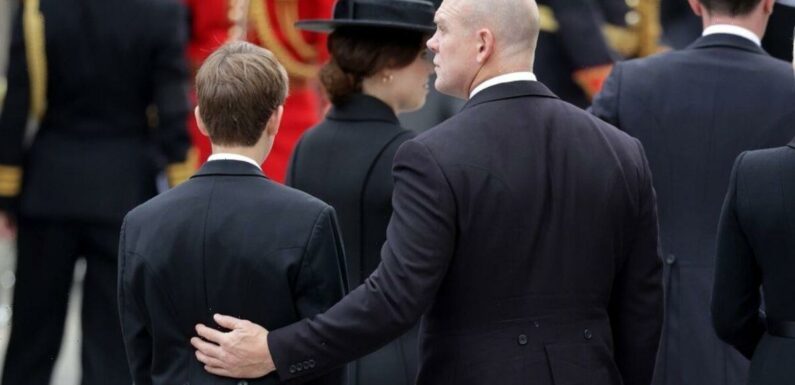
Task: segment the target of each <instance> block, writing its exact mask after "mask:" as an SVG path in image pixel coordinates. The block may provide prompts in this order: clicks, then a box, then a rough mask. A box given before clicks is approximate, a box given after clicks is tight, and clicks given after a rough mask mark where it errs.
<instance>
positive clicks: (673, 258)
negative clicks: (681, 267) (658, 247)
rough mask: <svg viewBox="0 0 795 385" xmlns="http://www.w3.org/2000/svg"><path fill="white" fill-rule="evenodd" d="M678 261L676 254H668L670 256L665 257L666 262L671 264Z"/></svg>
mask: <svg viewBox="0 0 795 385" xmlns="http://www.w3.org/2000/svg"><path fill="white" fill-rule="evenodd" d="M675 262H676V256H675V255H673V254H668V257H666V258H665V263H667V264H669V265H673V264H674V263H675Z"/></svg>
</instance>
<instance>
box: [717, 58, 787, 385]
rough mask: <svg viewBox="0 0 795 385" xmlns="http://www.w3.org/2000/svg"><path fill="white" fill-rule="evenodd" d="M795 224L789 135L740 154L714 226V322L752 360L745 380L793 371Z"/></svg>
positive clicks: (761, 380) (762, 382)
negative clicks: (779, 141) (767, 146)
mask: <svg viewBox="0 0 795 385" xmlns="http://www.w3.org/2000/svg"><path fill="white" fill-rule="evenodd" d="M792 50H793V52H795V43H793V45H792ZM792 67H793V70H795V62H793V63H792ZM793 84H795V80H793ZM790 124H795V123H793V121H790ZM793 224H795V138H794V139H793V140H792V141H791V142H790V143H789V144H788V145H787V146H782V147H778V148H772V149H767V150H757V151H748V152H744V153H742V154H740V156H739V157H738V158H737V161H736V162H735V163H734V168H733V169H732V177H731V181H730V182H729V189H728V192H727V193H726V200H725V201H724V203H723V211H722V213H721V219H720V225H719V227H718V254H717V257H716V260H715V283H714V290H713V292H712V323H713V325H714V327H715V331H716V332H717V334H718V337H720V338H721V339H722V340H724V341H726V342H727V343H729V344H731V345H732V346H734V348H735V349H737V351H739V352H740V353H742V354H743V355H744V356H745V357H747V358H748V359H750V360H751V369H750V373H749V376H748V377H749V379H748V383H749V384H754V385H777V384H786V383H789V382H791V381H792V379H793V378H795V296H794V295H793V293H795V290H794V289H795V284H793V281H792V277H793V276H795V243H793V242H792V240H793V239H795V226H793ZM762 293H764V304H765V313H762V312H761V311H760V305H761V303H762V297H763V296H762Z"/></svg>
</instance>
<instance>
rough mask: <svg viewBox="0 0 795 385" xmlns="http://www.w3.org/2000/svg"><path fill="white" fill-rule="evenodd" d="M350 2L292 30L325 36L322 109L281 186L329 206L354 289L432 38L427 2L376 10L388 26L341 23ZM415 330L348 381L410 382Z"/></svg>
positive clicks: (379, 231) (420, 93)
mask: <svg viewBox="0 0 795 385" xmlns="http://www.w3.org/2000/svg"><path fill="white" fill-rule="evenodd" d="M357 3H358V1H356V0H341V1H339V2H338V3H337V5H336V8H335V12H334V14H335V16H336V18H335V19H332V20H314V21H302V22H299V23H298V26H299V28H302V29H309V30H315V31H328V30H333V32H332V33H331V35H330V36H329V52H330V53H331V60H330V62H329V63H328V64H326V65H325V67H323V69H322V70H321V71H320V80H321V82H322V83H323V85H324V87H325V89H326V91H327V93H328V95H329V99H330V100H331V102H332V105H333V106H332V108H331V110H330V111H329V112H328V114H327V115H326V118H325V119H324V120H323V122H321V123H320V124H319V125H318V126H316V127H314V128H312V129H311V130H309V131H308V132H307V133H306V134H304V136H303V137H302V138H301V140H300V141H299V142H298V145H297V146H296V148H295V152H294V153H293V158H292V161H291V162H290V168H289V171H288V175H287V184H288V185H290V186H292V187H295V188H297V189H299V190H302V191H305V192H307V193H309V194H311V195H313V196H315V197H318V198H320V199H321V200H323V201H324V202H326V203H328V204H330V205H332V206H333V207H334V208H335V209H336V210H337V213H338V215H339V219H340V228H341V229H342V235H343V239H344V240H345V242H344V243H345V259H346V262H347V268H348V278H349V285H350V287H356V286H359V285H360V284H361V283H362V282H363V281H364V280H365V279H366V278H367V277H368V276H369V275H370V274H371V273H372V272H373V271H374V270H375V268H376V267H377V266H378V263H379V262H380V261H381V258H380V250H381V246H382V245H383V244H384V240H385V239H386V228H387V223H388V222H389V217H390V216H391V215H392V183H393V181H392V160H393V159H394V157H395V153H396V152H397V149H398V147H400V145H401V144H403V142H405V141H406V140H408V139H410V138H412V137H413V136H414V134H413V133H412V131H409V130H407V129H404V128H402V127H401V126H400V123H399V122H398V119H397V116H396V115H397V114H400V113H403V112H408V111H414V110H417V109H418V108H420V107H422V105H423V104H424V103H425V98H426V95H427V93H428V89H429V83H428V80H429V76H430V74H431V72H433V65H432V64H431V62H430V61H429V59H428V52H427V50H426V49H425V41H426V40H427V38H428V36H430V34H431V33H433V31H434V29H435V26H434V25H433V23H432V22H431V20H432V18H431V17H425V18H423V16H425V15H433V12H434V8H433V6H432V5H431V4H430V3H426V4H424V5H425V6H422V5H423V3H418V2H416V1H411V2H410V1H404V0H395V1H392V2H391V3H390V4H389V6H388V8H386V6H385V9H384V10H385V11H387V10H393V11H395V12H397V11H402V12H403V16H402V17H401V18H400V19H395V20H383V19H380V18H378V17H377V16H373V15H368V16H363V17H361V18H358V17H354V18H353V19H344V18H342V17H344V16H345V15H346V12H347V11H346V10H347V9H349V8H350V7H353V6H355V5H357ZM417 350H418V348H417V328H416V327H414V328H412V329H411V331H409V332H408V333H407V334H405V335H403V336H402V337H401V338H399V339H397V340H396V341H394V342H393V343H390V344H388V345H386V346H385V347H383V348H381V349H380V350H378V351H376V352H375V353H372V354H370V355H368V356H366V357H364V358H362V359H361V360H359V361H357V362H356V363H355V364H354V365H352V369H353V370H352V372H353V380H354V381H353V383H354V384H360V385H391V384H394V385H398V384H400V385H409V384H414V380H415V376H416V373H417Z"/></svg>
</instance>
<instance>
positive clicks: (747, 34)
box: [701, 24, 762, 47]
mask: <svg viewBox="0 0 795 385" xmlns="http://www.w3.org/2000/svg"><path fill="white" fill-rule="evenodd" d="M716 33H728V34H729V35H735V36H740V37H744V38H746V39H748V40H750V41H752V42H754V44H756V45H758V46H760V47H761V46H762V39H760V38H759V36H756V34H755V33H753V32H751V31H750V30H748V29H745V28H743V27H739V26H736V25H731V24H715V25H710V26H709V27H707V28H704V33H702V34H701V36H707V35H714V34H716Z"/></svg>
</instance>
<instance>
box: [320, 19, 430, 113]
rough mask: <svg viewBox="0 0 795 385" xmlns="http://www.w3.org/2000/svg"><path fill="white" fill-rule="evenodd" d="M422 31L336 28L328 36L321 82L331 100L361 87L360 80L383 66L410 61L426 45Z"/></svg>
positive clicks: (347, 95) (405, 63)
mask: <svg viewBox="0 0 795 385" xmlns="http://www.w3.org/2000/svg"><path fill="white" fill-rule="evenodd" d="M425 38H426V35H425V34H423V33H422V32H415V31H406V30H400V29H389V28H366V29H364V28H351V27H348V28H338V29H336V30H335V31H334V32H333V33H332V34H331V35H330V36H329V39H328V50H329V53H330V54H331V60H329V62H328V63H327V64H326V65H325V66H324V67H323V68H322V69H321V70H320V82H321V83H323V86H324V87H325V88H326V92H328V96H329V99H331V102H332V103H334V104H339V103H341V102H344V101H345V99H346V98H347V97H349V96H350V95H352V94H354V93H357V92H361V91H362V81H363V80H364V79H365V78H367V77H370V76H373V75H375V74H377V73H378V72H379V71H381V70H383V69H385V68H403V67H405V66H407V65H409V64H411V63H412V62H413V61H414V59H416V57H417V55H418V54H419V53H420V51H422V50H423V49H424V47H425Z"/></svg>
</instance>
